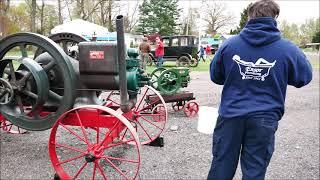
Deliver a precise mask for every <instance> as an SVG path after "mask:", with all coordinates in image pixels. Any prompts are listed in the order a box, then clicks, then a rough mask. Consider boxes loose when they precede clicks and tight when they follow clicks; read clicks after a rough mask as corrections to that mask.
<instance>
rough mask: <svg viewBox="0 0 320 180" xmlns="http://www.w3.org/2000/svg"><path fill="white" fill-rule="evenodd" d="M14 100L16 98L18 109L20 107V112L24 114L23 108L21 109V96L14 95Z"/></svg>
mask: <svg viewBox="0 0 320 180" xmlns="http://www.w3.org/2000/svg"><path fill="white" fill-rule="evenodd" d="M16 100H17V103H18V106H19V109H20V113H21V114H24V109H23V104H22V100H21V97H20V96H18V95H17V96H16Z"/></svg>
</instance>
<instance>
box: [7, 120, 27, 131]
mask: <svg viewBox="0 0 320 180" xmlns="http://www.w3.org/2000/svg"><path fill="white" fill-rule="evenodd" d="M1 129H2V130H3V131H5V132H7V133H10V134H25V133H27V132H28V131H27V130H25V129H23V128H20V127H19V126H16V125H14V124H12V123H11V122H9V121H6V120H5V119H3V121H1Z"/></svg>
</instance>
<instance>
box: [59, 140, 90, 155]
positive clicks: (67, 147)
mask: <svg viewBox="0 0 320 180" xmlns="http://www.w3.org/2000/svg"><path fill="white" fill-rule="evenodd" d="M55 145H56V146H57V147H63V148H66V149H69V150H72V151H75V152H79V153H81V154H86V153H85V152H83V151H82V150H80V149H77V148H75V147H72V146H68V145H65V144H58V143H55Z"/></svg>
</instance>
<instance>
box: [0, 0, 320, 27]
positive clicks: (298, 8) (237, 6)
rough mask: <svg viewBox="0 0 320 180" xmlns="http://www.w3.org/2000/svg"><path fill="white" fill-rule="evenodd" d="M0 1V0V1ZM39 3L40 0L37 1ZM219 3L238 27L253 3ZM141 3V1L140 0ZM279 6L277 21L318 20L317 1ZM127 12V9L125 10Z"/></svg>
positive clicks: (194, 2) (191, 1)
mask: <svg viewBox="0 0 320 180" xmlns="http://www.w3.org/2000/svg"><path fill="white" fill-rule="evenodd" d="M0 1H1V0H0ZM37 1H38V2H39V3H41V0H37ZM45 1H46V2H47V3H50V4H52V3H56V2H57V0H45ZM216 1H218V2H220V3H225V4H226V6H227V10H228V11H229V13H231V14H233V15H234V16H235V17H236V24H235V25H238V23H239V20H240V13H241V12H242V10H243V9H244V8H245V7H247V6H248V4H249V3H250V2H255V1H252V0H216ZM11 2H13V3H17V2H25V0H11ZM128 2H129V4H132V5H131V7H133V5H134V4H136V1H135V0H128ZM140 2H142V0H140ZM276 2H277V3H278V4H279V5H280V16H279V18H278V20H279V21H281V20H284V19H285V20H287V21H288V22H289V23H298V24H302V23H304V22H305V20H306V19H308V18H318V17H319V6H320V4H319V0H304V1H301V0H300V1H299V0H276ZM179 6H180V7H181V8H183V9H184V11H187V10H188V8H189V6H191V7H201V6H202V1H201V0H180V1H179ZM125 10H127V8H125Z"/></svg>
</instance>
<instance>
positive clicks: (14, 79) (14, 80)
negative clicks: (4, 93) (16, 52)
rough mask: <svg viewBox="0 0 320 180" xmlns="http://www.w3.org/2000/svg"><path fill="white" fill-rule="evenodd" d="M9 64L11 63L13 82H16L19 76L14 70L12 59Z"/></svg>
mask: <svg viewBox="0 0 320 180" xmlns="http://www.w3.org/2000/svg"><path fill="white" fill-rule="evenodd" d="M8 64H9V69H10V75H11V79H12V81H13V83H14V84H15V83H16V82H17V78H16V74H15V71H14V67H13V64H12V61H11V62H9V63H8Z"/></svg>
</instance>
